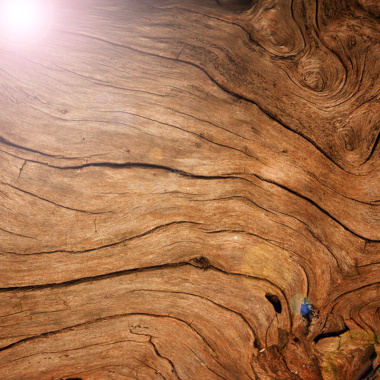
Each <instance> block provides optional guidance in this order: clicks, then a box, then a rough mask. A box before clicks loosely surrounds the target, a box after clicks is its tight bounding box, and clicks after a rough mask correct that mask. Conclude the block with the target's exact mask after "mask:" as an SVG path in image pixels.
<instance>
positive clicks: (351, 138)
mask: <svg viewBox="0 0 380 380" xmlns="http://www.w3.org/2000/svg"><path fill="white" fill-rule="evenodd" d="M336 126H337V133H338V136H339V137H340V138H341V140H342V141H343V144H344V148H345V149H346V150H347V151H348V152H352V151H353V150H355V149H356V148H357V138H356V134H355V131H354V129H353V128H352V127H351V126H350V125H349V124H346V125H341V123H340V122H337V124H336Z"/></svg>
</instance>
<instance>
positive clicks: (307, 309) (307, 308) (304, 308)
mask: <svg viewBox="0 0 380 380" xmlns="http://www.w3.org/2000/svg"><path fill="white" fill-rule="evenodd" d="M307 301H308V300H307V298H304V300H303V302H302V304H301V308H300V313H301V315H302V316H303V317H308V316H309V315H310V313H311V312H312V311H313V305H312V304H311V303H308V302H307Z"/></svg>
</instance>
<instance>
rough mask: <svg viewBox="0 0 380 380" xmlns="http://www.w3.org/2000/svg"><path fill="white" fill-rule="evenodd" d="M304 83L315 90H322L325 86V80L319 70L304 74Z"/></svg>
mask: <svg viewBox="0 0 380 380" xmlns="http://www.w3.org/2000/svg"><path fill="white" fill-rule="evenodd" d="M302 82H303V84H304V85H305V86H306V87H308V88H310V89H311V90H313V91H316V92H320V91H323V89H324V88H325V81H324V79H323V77H322V75H321V74H320V73H319V72H318V71H307V72H306V73H304V74H303V75H302Z"/></svg>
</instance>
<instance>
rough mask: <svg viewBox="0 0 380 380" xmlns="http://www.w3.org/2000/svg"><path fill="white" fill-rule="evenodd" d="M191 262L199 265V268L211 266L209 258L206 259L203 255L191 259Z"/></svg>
mask: <svg viewBox="0 0 380 380" xmlns="http://www.w3.org/2000/svg"><path fill="white" fill-rule="evenodd" d="M190 262H191V263H192V264H193V265H194V266H196V267H198V268H202V269H207V268H208V267H209V266H210V262H209V261H208V259H206V258H205V257H203V256H200V257H196V258H194V259H191V260H190Z"/></svg>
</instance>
